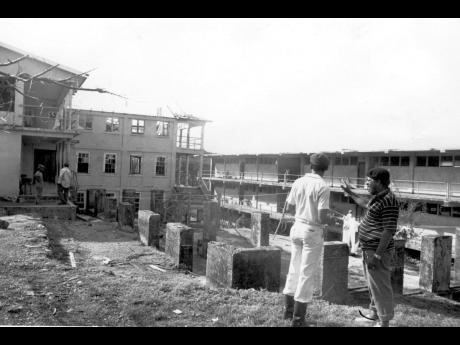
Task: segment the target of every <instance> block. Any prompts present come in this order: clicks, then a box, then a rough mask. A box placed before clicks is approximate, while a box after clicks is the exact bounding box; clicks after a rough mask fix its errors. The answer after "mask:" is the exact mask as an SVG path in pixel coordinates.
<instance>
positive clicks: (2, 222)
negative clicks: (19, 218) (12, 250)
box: [0, 219, 10, 229]
mask: <svg viewBox="0 0 460 345" xmlns="http://www.w3.org/2000/svg"><path fill="white" fill-rule="evenodd" d="M9 226H10V223H8V222H7V221H6V220H2V219H0V229H8V227H9Z"/></svg>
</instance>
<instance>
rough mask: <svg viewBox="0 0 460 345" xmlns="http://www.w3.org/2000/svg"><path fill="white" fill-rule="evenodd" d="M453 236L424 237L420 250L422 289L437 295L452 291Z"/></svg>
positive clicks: (420, 282)
mask: <svg viewBox="0 0 460 345" xmlns="http://www.w3.org/2000/svg"><path fill="white" fill-rule="evenodd" d="M451 259H452V236H437V235H427V236H423V237H422V245H421V249H420V280H419V285H420V288H422V289H424V290H427V291H429V292H433V293H437V292H443V291H448V290H449V289H450V269H451Z"/></svg>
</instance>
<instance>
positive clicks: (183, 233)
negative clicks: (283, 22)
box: [165, 223, 193, 271]
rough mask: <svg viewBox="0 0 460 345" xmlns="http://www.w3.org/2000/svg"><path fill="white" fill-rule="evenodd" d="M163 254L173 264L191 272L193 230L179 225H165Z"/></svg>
mask: <svg viewBox="0 0 460 345" xmlns="http://www.w3.org/2000/svg"><path fill="white" fill-rule="evenodd" d="M165 253H166V254H167V255H169V256H170V257H171V258H172V259H173V261H174V264H175V265H176V266H178V267H181V266H182V267H184V268H186V269H188V270H190V271H192V270H193V229H192V228H190V227H188V226H187V225H184V224H181V223H167V224H166V241H165Z"/></svg>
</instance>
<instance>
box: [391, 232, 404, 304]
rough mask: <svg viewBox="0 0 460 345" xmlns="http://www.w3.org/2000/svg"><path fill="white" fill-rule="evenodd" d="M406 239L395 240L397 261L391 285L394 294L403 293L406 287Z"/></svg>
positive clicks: (392, 273)
mask: <svg viewBox="0 0 460 345" xmlns="http://www.w3.org/2000/svg"><path fill="white" fill-rule="evenodd" d="M405 245H406V241H405V240H395V261H394V268H393V271H392V272H391V285H392V287H393V294H395V295H402V294H403V287H404V248H405Z"/></svg>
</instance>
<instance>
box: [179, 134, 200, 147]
mask: <svg viewBox="0 0 460 345" xmlns="http://www.w3.org/2000/svg"><path fill="white" fill-rule="evenodd" d="M176 147H178V148H181V149H190V150H201V148H202V140H201V138H195V137H188V138H187V137H186V136H184V137H182V139H181V138H179V137H178V138H177V141H176Z"/></svg>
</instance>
